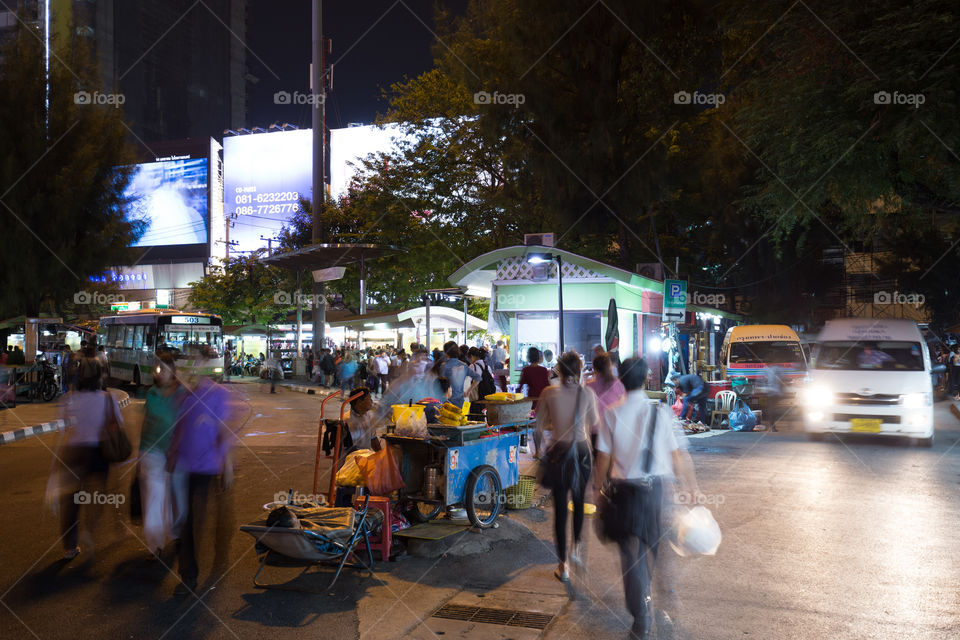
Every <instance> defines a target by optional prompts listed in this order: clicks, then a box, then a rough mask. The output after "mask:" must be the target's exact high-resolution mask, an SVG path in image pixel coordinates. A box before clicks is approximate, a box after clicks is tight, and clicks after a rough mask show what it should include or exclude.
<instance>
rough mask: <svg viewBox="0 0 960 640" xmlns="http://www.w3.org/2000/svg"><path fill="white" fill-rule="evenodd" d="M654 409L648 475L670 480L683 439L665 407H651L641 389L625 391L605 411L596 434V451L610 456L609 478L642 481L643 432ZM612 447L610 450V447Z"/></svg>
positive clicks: (645, 439) (644, 438) (644, 444)
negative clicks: (621, 396) (654, 416)
mask: <svg viewBox="0 0 960 640" xmlns="http://www.w3.org/2000/svg"><path fill="white" fill-rule="evenodd" d="M654 407H656V409H657V428H656V430H655V431H654V435H653V457H652V458H651V460H650V474H651V475H655V476H662V477H668V478H670V477H673V475H674V474H673V452H674V451H676V450H677V449H679V448H681V447H686V440H685V439H684V437H683V435H682V434H680V435H678V433H677V431H678V428H677V426H676V424H675V421H674V419H673V415H672V413H671V412H670V410H669V409H668V408H667V406H666V405H665V404H660V403H657V404H656V405H654V404H653V403H651V401H650V398H649V397H647V394H646V393H645V392H644V391H643V390H642V389H636V390H634V391H628V392H627V394H626V395H625V396H624V397H623V400H622V401H621V402H619V403H618V404H616V405H614V406H612V407H610V408H609V409H607V410H606V411H605V412H604V414H603V419H602V420H601V421H600V428H599V430H598V432H597V451H602V452H603V453H606V454H608V455H609V454H610V451H611V449H612V450H613V451H614V454H613V468H612V469H611V472H610V475H611V477H613V478H618V479H621V480H629V479H636V478H643V477H645V476H646V474H644V472H643V458H644V448H645V447H646V444H647V428H648V423H649V421H650V411H651V409H653V408H654ZM611 445H612V446H611Z"/></svg>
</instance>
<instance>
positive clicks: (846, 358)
mask: <svg viewBox="0 0 960 640" xmlns="http://www.w3.org/2000/svg"><path fill="white" fill-rule="evenodd" d="M814 368H816V369H839V370H841V371H863V370H872V369H881V370H892V371H923V351H922V350H921V348H920V343H919V342H896V341H877V342H855V341H852V340H851V341H831V342H823V343H821V344H820V345H819V347H818V348H817V351H816V354H815V355H814Z"/></svg>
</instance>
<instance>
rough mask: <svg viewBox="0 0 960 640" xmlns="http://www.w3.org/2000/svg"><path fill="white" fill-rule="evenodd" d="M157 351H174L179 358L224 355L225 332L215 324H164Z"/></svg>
mask: <svg viewBox="0 0 960 640" xmlns="http://www.w3.org/2000/svg"><path fill="white" fill-rule="evenodd" d="M157 351H173V352H174V353H175V354H177V357H179V358H196V357H206V358H217V357H220V356H221V355H223V334H222V333H221V328H220V327H218V326H214V325H211V326H175V325H164V326H162V327H161V328H160V335H159V337H158V340H157Z"/></svg>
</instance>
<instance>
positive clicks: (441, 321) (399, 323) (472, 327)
mask: <svg viewBox="0 0 960 640" xmlns="http://www.w3.org/2000/svg"><path fill="white" fill-rule="evenodd" d="M426 317H427V308H426V307H414V308H413V309H406V310H403V311H384V312H378V313H368V314H365V315H362V316H361V315H357V316H352V317H350V318H344V319H343V320H339V321H335V322H331V323H330V326H331V327H345V328H348V329H352V330H354V331H364V330H376V329H415V328H416V327H417V324H423V325H424V327H425V326H426ZM430 327H431V330H432V329H462V328H463V311H460V310H458V309H452V308H450V307H440V306H433V305H431V307H430ZM486 329H487V322H486V320H481V319H480V318H477V317H475V316H471V315H468V316H467V330H468V331H486Z"/></svg>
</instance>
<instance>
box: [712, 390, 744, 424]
mask: <svg viewBox="0 0 960 640" xmlns="http://www.w3.org/2000/svg"><path fill="white" fill-rule="evenodd" d="M736 401H737V394H736V393H735V392H733V391H727V390H724V391H719V392H717V396H716V397H715V398H714V399H713V412H712V413H711V414H710V428H711V429H712V428H713V426H714V424H716V421H717V416H720V424H721V425H722V424H723V417H724V416H729V415H730V412H731V411H733V405H734V403H735V402H736Z"/></svg>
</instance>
